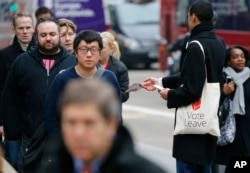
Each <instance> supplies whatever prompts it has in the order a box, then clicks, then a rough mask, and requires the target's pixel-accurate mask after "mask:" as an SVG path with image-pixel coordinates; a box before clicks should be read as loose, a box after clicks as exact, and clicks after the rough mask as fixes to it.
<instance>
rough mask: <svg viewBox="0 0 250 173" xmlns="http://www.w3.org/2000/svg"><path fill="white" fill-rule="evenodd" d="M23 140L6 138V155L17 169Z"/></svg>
mask: <svg viewBox="0 0 250 173" xmlns="http://www.w3.org/2000/svg"><path fill="white" fill-rule="evenodd" d="M20 148H21V140H18V141H9V140H6V141H5V144H4V152H5V157H6V159H7V160H8V161H9V163H10V164H11V165H12V166H13V167H14V168H15V169H16V170H17V168H18V162H19V159H20Z"/></svg>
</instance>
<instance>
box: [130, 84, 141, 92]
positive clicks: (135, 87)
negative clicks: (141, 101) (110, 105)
mask: <svg viewBox="0 0 250 173" xmlns="http://www.w3.org/2000/svg"><path fill="white" fill-rule="evenodd" d="M141 88H142V87H141V84H140V83H133V84H132V85H131V86H130V87H129V88H128V89H127V90H126V93H127V92H133V91H138V90H140V89H141Z"/></svg>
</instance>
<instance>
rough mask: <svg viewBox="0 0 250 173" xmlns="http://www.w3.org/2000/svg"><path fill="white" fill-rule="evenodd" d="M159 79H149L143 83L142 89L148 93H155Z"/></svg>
mask: <svg viewBox="0 0 250 173" xmlns="http://www.w3.org/2000/svg"><path fill="white" fill-rule="evenodd" d="M157 81H158V79H157V78H155V77H149V78H147V79H145V80H144V82H142V83H141V87H142V88H144V89H146V90H148V91H154V90H155V89H156V88H155V87H154V85H155V84H157Z"/></svg>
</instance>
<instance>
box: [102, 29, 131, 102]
mask: <svg viewBox="0 0 250 173" xmlns="http://www.w3.org/2000/svg"><path fill="white" fill-rule="evenodd" d="M101 37H102V42H103V49H102V51H101V55H100V58H99V64H100V65H101V66H102V67H103V68H104V69H108V70H111V71H112V72H114V73H115V75H116V77H117V80H118V82H119V85H120V89H121V101H122V102H126V101H127V100H128V98H129V93H126V92H125V91H126V90H127V89H128V87H129V76H128V68H127V67H126V65H125V64H124V63H123V62H122V61H120V60H119V58H120V54H121V53H120V49H119V45H118V43H117V42H116V41H115V38H114V36H113V35H112V34H111V33H110V32H107V31H106V32H102V33H101Z"/></svg>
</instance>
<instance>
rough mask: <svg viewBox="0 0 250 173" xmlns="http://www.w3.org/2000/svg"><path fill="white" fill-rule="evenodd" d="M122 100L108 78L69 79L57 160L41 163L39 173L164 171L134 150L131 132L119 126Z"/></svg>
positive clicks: (60, 104)
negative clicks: (104, 79) (88, 170)
mask: <svg viewBox="0 0 250 173" xmlns="http://www.w3.org/2000/svg"><path fill="white" fill-rule="evenodd" d="M100 88H102V89H101V90H100ZM119 102H120V101H119V99H118V98H117V96H116V91H115V89H114V87H112V85H111V84H110V83H108V82H106V81H103V80H100V79H92V80H82V79H79V78H78V79H74V80H72V81H70V82H69V83H68V84H67V86H66V88H65V90H64V92H63V93H62V95H61V99H60V102H59V109H60V112H61V118H60V119H61V128H62V139H63V140H61V139H60V138H58V139H57V140H56V143H57V145H58V147H56V150H57V151H56V154H55V155H56V156H57V157H56V159H54V160H52V162H51V161H50V160H47V162H48V163H49V164H43V163H42V164H41V166H40V169H39V171H38V173H73V172H74V173H82V172H84V171H83V170H86V169H87V168H88V169H91V170H92V171H90V172H91V173H99V172H101V173H164V171H163V170H162V168H160V167H158V166H156V165H155V164H153V163H152V162H150V161H149V160H147V159H145V158H143V157H142V156H140V155H138V154H137V153H136V152H135V149H134V145H133V140H132V138H131V135H130V133H129V131H128V130H127V129H126V128H125V127H123V126H120V125H119V118H118V115H119V112H120V111H119V104H120V103H119ZM51 144H55V142H54V141H53V142H52V143H51ZM50 146H51V145H48V147H50ZM45 155H47V154H46V153H45ZM45 165H46V166H45Z"/></svg>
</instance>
